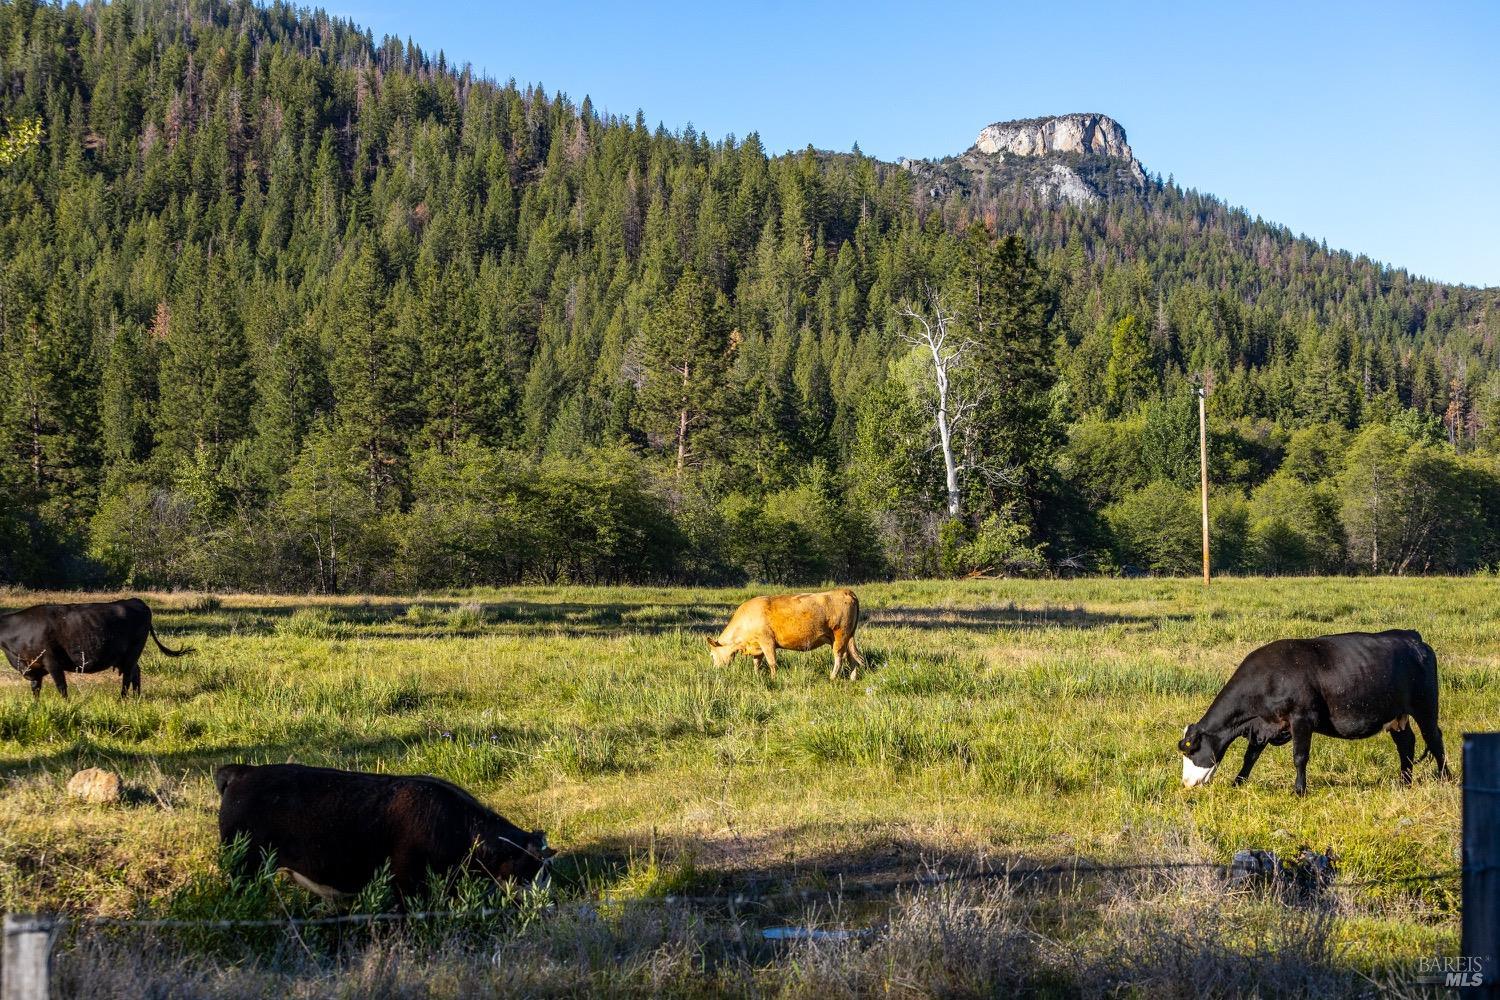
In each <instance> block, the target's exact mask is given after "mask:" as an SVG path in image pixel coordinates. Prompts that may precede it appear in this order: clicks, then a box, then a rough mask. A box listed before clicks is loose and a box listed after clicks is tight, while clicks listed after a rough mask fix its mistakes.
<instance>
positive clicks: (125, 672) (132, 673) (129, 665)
mask: <svg viewBox="0 0 1500 1000" xmlns="http://www.w3.org/2000/svg"><path fill="white" fill-rule="evenodd" d="M132 688H134V689H135V693H136V694H140V693H141V664H140V661H139V660H137V661H134V662H126V663H125V664H123V665H121V667H120V700H121V701H124V700H125V698H126V697H127V696H128V695H129V694H130V691H131V689H132Z"/></svg>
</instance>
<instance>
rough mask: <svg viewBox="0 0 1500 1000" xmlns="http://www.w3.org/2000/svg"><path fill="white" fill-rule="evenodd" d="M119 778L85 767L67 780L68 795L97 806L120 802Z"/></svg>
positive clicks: (98, 769)
mask: <svg viewBox="0 0 1500 1000" xmlns="http://www.w3.org/2000/svg"><path fill="white" fill-rule="evenodd" d="M120 791H121V786H120V776H119V775H118V774H115V773H114V772H113V771H106V770H104V769H103V768H98V767H86V768H84V769H83V770H82V771H79V772H78V773H77V774H75V775H73V777H71V778H69V779H68V794H69V795H71V796H72V797H73V798H75V799H82V800H83V801H85V802H93V803H95V804H97V805H113V804H114V803H116V802H119V801H120Z"/></svg>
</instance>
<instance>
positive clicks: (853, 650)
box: [849, 632, 865, 681]
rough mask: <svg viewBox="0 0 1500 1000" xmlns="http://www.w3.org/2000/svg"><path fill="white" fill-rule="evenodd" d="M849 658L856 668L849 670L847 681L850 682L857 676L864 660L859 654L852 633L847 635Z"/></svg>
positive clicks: (863, 664)
mask: <svg viewBox="0 0 1500 1000" xmlns="http://www.w3.org/2000/svg"><path fill="white" fill-rule="evenodd" d="M849 658H850V659H852V660H853V661H854V662H855V664H856V666H853V667H850V668H849V679H850V680H851V681H852V680H854V678H856V677H858V676H859V670H860V667H863V666H865V658H864V656H863V655H861V654H860V651H859V646H858V645H857V644H856V643H855V641H854V633H852V632H851V633H849Z"/></svg>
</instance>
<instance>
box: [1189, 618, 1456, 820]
mask: <svg viewBox="0 0 1500 1000" xmlns="http://www.w3.org/2000/svg"><path fill="white" fill-rule="evenodd" d="M1437 720H1438V677H1437V655H1436V654H1435V653H1433V651H1432V647H1431V646H1429V645H1427V643H1425V642H1423V641H1422V637H1421V635H1419V634H1418V633H1416V632H1409V631H1402V630H1399V629H1393V630H1391V631H1388V632H1375V633H1370V632H1347V633H1344V634H1342V635H1325V636H1320V637H1319V638H1316V639H1279V640H1277V641H1276V642H1273V643H1270V644H1269V645H1265V646H1262V647H1260V648H1259V649H1257V650H1255V651H1254V652H1252V653H1251V654H1250V655H1249V656H1247V657H1245V660H1244V662H1243V663H1241V664H1240V666H1239V669H1238V670H1236V671H1235V672H1234V676H1233V677H1231V678H1229V683H1227V684H1225V685H1224V689H1223V690H1222V691H1220V692H1219V695H1218V697H1217V698H1215V699H1214V701H1213V704H1212V705H1210V706H1209V707H1208V712H1207V713H1205V714H1204V716H1203V718H1202V719H1200V720H1199V721H1198V722H1195V723H1193V724H1192V725H1190V726H1188V727H1187V728H1186V729H1185V730H1183V733H1182V739H1181V740H1179V741H1178V743H1177V749H1178V750H1180V751H1181V752H1182V757H1183V760H1182V783H1183V784H1184V785H1187V786H1188V787H1190V788H1191V787H1193V786H1194V785H1206V784H1208V782H1209V780H1210V779H1211V778H1213V775H1214V771H1215V770H1217V769H1218V766H1219V762H1220V761H1221V760H1223V759H1224V751H1225V750H1226V749H1228V747H1229V744H1231V743H1233V742H1234V741H1235V740H1236V739H1238V738H1239V737H1241V736H1244V737H1246V738H1247V739H1248V740H1249V741H1250V745H1249V746H1248V747H1247V748H1246V749H1245V762H1244V764H1243V765H1241V767H1240V773H1239V775H1238V776H1236V777H1235V779H1234V783H1235V784H1237V785H1238V784H1240V783H1241V782H1243V781H1244V780H1245V779H1246V778H1248V777H1249V776H1250V769H1251V768H1252V767H1254V766H1255V761H1256V760H1257V759H1258V758H1259V757H1260V754H1261V751H1262V750H1264V749H1265V748H1266V746H1267V745H1268V744H1274V745H1276V746H1281V745H1282V744H1284V743H1288V742H1290V743H1291V744H1292V762H1293V763H1294V764H1295V765H1296V766H1297V782H1296V791H1297V794H1298V795H1304V794H1306V793H1307V755H1308V750H1309V748H1310V747H1311V745H1312V736H1313V733H1320V734H1322V735H1323V736H1336V737H1338V738H1339V739H1343V740H1362V739H1365V738H1366V737H1369V736H1374V735H1375V734H1376V733H1378V732H1380V731H1381V730H1382V729H1383V730H1385V731H1386V732H1389V733H1390V734H1391V739H1393V740H1395V741H1396V752H1397V753H1398V754H1399V755H1400V757H1401V780H1402V781H1405V782H1407V783H1410V782H1411V769H1412V764H1413V763H1414V755H1415V753H1416V749H1417V737H1416V735H1415V734H1414V733H1413V732H1412V731H1411V723H1412V721H1415V722H1416V724H1417V726H1418V728H1420V729H1421V730H1422V740H1423V742H1425V743H1426V744H1427V753H1428V754H1431V755H1432V756H1433V757H1434V758H1435V759H1436V760H1437V770H1438V776H1439V777H1447V775H1448V760H1447V757H1446V756H1445V755H1444V753H1443V731H1442V730H1441V729H1439V728H1438V721H1437Z"/></svg>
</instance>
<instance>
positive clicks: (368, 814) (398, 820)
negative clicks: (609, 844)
mask: <svg viewBox="0 0 1500 1000" xmlns="http://www.w3.org/2000/svg"><path fill="white" fill-rule="evenodd" d="M214 784H215V785H217V786H218V788H219V796H220V799H219V839H220V840H221V841H222V842H223V843H225V844H228V843H230V842H231V841H233V840H234V839H235V838H236V837H238V836H240V835H241V834H243V835H245V836H246V837H248V839H249V850H247V851H246V852H245V856H244V861H243V864H244V868H243V869H242V871H245V870H250V869H254V868H255V867H258V866H259V865H260V864H261V863H262V859H263V858H264V856H265V855H266V854H268V853H269V852H273V851H274V852H275V856H276V864H277V866H278V867H280V868H285V869H287V870H288V871H290V872H291V873H292V877H293V878H294V879H296V880H297V882H299V883H300V884H301V885H303V886H305V887H306V888H308V889H311V890H312V891H313V892H315V893H317V894H318V895H320V896H322V897H323V898H324V899H327V900H337V899H340V898H343V897H347V896H349V895H352V894H354V893H357V892H359V891H360V889H362V888H364V886H365V885H367V884H368V883H369V881H370V879H371V878H373V877H374V876H375V874H376V872H377V871H379V870H380V867H381V866H382V865H383V864H385V863H386V862H387V861H389V862H390V866H391V876H392V880H393V882H394V884H395V888H396V892H397V900H398V903H400V904H401V905H405V900H406V899H407V898H408V897H410V896H412V895H414V894H416V893H419V892H421V890H422V888H423V887H424V886H425V884H426V880H427V877H428V872H429V871H430V872H435V873H437V874H438V875H440V876H444V877H447V876H449V875H451V874H453V873H454V872H455V870H463V871H466V872H469V873H471V874H475V875H487V876H489V877H490V878H493V879H495V880H497V881H501V880H509V881H520V882H530V881H532V880H533V879H535V878H536V876H537V873H538V872H540V871H541V870H542V869H543V868H544V867H545V866H546V865H547V861H548V859H549V858H551V857H552V856H553V854H554V853H555V852H554V851H553V850H552V849H551V848H549V847H548V846H547V836H546V834H544V833H543V832H542V831H540V830H534V831H532V832H530V833H527V832H526V831H524V830H521V829H520V828H518V827H516V826H514V825H512V824H511V823H510V822H509V821H507V820H505V819H504V818H503V817H501V816H499V815H497V814H496V813H494V812H492V811H491V810H489V809H487V808H485V807H484V806H483V805H481V804H480V803H479V801H478V800H477V799H475V798H474V796H472V795H470V794H469V793H468V792H466V791H464V790H463V789H461V788H459V787H458V786H457V785H453V784H450V783H448V782H446V781H443V780H442V779H440V778H430V777H425V776H421V775H390V774H365V773H362V772H359V771H339V770H335V769H333V768H327V767H306V766H304V765H302V764H266V765H264V766H260V767H255V766H251V765H248V764H225V765H224V766H223V767H220V768H219V769H218V770H217V771H215V772H214Z"/></svg>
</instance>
